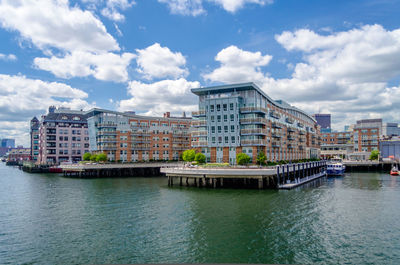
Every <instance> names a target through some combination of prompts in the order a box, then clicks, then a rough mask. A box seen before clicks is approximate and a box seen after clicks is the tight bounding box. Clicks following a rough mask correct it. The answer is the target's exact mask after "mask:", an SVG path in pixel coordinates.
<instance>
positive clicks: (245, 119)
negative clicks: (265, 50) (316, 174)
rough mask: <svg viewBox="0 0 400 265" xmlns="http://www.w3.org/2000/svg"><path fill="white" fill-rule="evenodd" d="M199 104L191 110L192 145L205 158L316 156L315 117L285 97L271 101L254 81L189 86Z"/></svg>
mask: <svg viewBox="0 0 400 265" xmlns="http://www.w3.org/2000/svg"><path fill="white" fill-rule="evenodd" d="M192 92H193V93H194V94H195V95H197V96H198V97H199V110H198V111H195V112H193V113H192V116H193V117H194V118H195V119H194V120H193V122H192V127H193V129H192V130H193V131H192V143H191V145H192V147H193V148H196V149H197V150H198V151H201V152H202V153H203V154H205V155H206V157H207V161H210V162H225V163H231V164H235V163H236V154H237V153H246V154H248V155H249V156H250V157H252V159H253V162H254V161H255V158H256V157H257V154H258V153H259V152H264V153H265V154H266V156H267V160H269V161H279V160H297V159H304V158H310V157H317V156H318V152H319V146H320V142H321V138H320V135H319V126H318V125H317V123H316V121H315V119H314V118H313V117H312V116H310V115H308V114H306V113H305V112H303V111H301V110H299V109H297V108H295V107H293V106H290V105H289V104H287V103H286V102H284V101H275V100H272V99H271V98H270V97H269V96H267V95H266V94H265V93H264V92H263V91H262V90H261V89H260V88H258V87H257V86H256V85H255V84H254V83H243V84H233V85H223V86H215V87H206V88H196V89H192Z"/></svg>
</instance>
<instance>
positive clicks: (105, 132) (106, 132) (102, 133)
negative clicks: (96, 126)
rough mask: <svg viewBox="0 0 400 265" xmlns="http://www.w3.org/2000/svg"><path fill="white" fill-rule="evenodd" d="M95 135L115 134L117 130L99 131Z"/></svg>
mask: <svg viewBox="0 0 400 265" xmlns="http://www.w3.org/2000/svg"><path fill="white" fill-rule="evenodd" d="M97 135H98V136H103V135H117V132H116V131H113V132H108V131H99V132H98V133H97Z"/></svg>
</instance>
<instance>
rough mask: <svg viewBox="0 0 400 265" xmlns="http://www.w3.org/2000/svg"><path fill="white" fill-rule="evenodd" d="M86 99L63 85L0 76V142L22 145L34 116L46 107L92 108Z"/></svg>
mask: <svg viewBox="0 0 400 265" xmlns="http://www.w3.org/2000/svg"><path fill="white" fill-rule="evenodd" d="M87 97H88V95H87V93H86V92H84V91H82V90H80V89H77V88H73V87H71V86H69V85H66V84H63V83H58V82H44V81H42V80H38V79H29V78H27V77H25V76H20V75H4V74H0V128H1V129H0V138H1V137H6V136H10V137H16V138H17V142H20V143H22V142H23V141H24V139H25V137H26V135H27V133H29V130H28V124H29V123H28V121H29V120H30V119H31V118H32V117H33V116H39V115H40V114H44V113H45V112H46V110H47V108H48V107H49V105H55V106H68V107H71V108H74V109H88V108H90V107H93V104H89V103H88V102H87V101H86V100H85V99H86V98H87ZM25 140H26V141H27V140H29V137H26V139H25Z"/></svg>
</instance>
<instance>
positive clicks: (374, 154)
mask: <svg viewBox="0 0 400 265" xmlns="http://www.w3.org/2000/svg"><path fill="white" fill-rule="evenodd" d="M378 158H379V151H378V150H372V151H371V155H370V156H369V159H370V160H378Z"/></svg>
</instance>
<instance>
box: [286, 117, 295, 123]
mask: <svg viewBox="0 0 400 265" xmlns="http://www.w3.org/2000/svg"><path fill="white" fill-rule="evenodd" d="M286 122H287V123H290V124H293V123H294V119H293V118H290V117H287V118H286Z"/></svg>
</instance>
